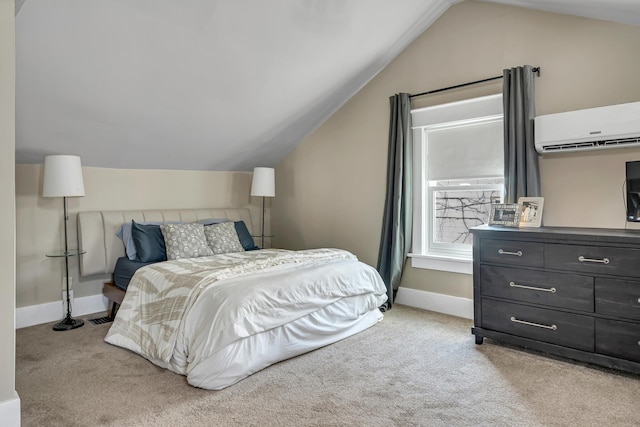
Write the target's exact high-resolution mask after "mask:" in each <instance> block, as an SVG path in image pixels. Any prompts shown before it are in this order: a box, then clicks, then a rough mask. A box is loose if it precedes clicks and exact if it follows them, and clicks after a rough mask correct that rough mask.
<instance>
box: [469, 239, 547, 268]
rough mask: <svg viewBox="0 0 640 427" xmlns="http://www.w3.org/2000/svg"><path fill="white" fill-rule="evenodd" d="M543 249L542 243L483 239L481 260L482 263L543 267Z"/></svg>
mask: <svg viewBox="0 0 640 427" xmlns="http://www.w3.org/2000/svg"><path fill="white" fill-rule="evenodd" d="M543 248H544V246H543V244H542V243H532V242H514V241H510V240H492V239H482V242H481V244H480V258H481V261H482V262H491V263H498V264H506V265H521V266H526V267H542V266H543V265H544V256H543Z"/></svg>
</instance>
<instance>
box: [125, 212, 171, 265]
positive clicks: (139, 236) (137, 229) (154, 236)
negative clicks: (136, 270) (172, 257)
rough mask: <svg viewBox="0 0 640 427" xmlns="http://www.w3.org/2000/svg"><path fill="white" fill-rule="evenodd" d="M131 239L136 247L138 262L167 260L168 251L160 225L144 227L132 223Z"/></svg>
mask: <svg viewBox="0 0 640 427" xmlns="http://www.w3.org/2000/svg"><path fill="white" fill-rule="evenodd" d="M131 237H132V238H133V244H134V245H135V246H136V260H137V261H140V262H159V261H166V260H167V249H166V247H165V246H164V236H163V235H162V231H160V226H159V225H155V224H153V225H144V224H139V223H137V222H135V221H131Z"/></svg>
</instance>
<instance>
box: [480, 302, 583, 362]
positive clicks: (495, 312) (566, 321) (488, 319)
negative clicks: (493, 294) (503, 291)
mask: <svg viewBox="0 0 640 427" xmlns="http://www.w3.org/2000/svg"><path fill="white" fill-rule="evenodd" d="M482 327H483V328H485V329H491V330H494V331H499V332H504V333H507V334H511V335H517V336H521V337H525V338H530V339H534V340H537V341H544V342H548V343H551V344H557V345H561V346H564V347H571V348H575V349H578V350H585V351H591V352H592V351H594V341H595V337H594V333H593V332H594V319H593V317H589V316H582V315H579V314H570V313H564V312H560V311H554V310H548V309H544V308H534V307H528V306H524V305H519V304H513V303H506V302H501V301H494V300H490V299H483V300H482Z"/></svg>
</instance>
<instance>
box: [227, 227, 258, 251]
mask: <svg viewBox="0 0 640 427" xmlns="http://www.w3.org/2000/svg"><path fill="white" fill-rule="evenodd" d="M233 225H234V226H235V227H236V233H238V239H240V244H241V245H242V247H243V248H244V250H245V251H255V250H256V249H260V248H259V247H257V246H256V244H255V243H254V241H253V237H251V234H250V233H249V230H248V229H247V224H245V223H244V221H234V222H233Z"/></svg>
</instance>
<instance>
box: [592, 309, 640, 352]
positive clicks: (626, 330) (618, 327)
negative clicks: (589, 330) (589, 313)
mask: <svg viewBox="0 0 640 427" xmlns="http://www.w3.org/2000/svg"><path fill="white" fill-rule="evenodd" d="M596 351H597V352H598V353H601V354H606V355H608V356H614V357H620V358H623V359H627V360H633V361H636V362H640V325H639V324H637V323H629V322H620V321H617V320H605V319H596Z"/></svg>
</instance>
